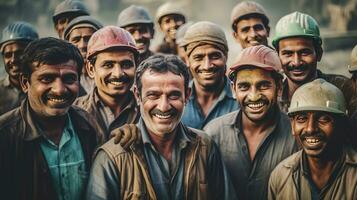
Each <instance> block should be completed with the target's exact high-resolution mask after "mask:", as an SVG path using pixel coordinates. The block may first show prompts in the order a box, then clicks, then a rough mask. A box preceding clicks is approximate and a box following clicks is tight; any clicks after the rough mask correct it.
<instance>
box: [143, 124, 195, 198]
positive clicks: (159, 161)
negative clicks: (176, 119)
mask: <svg viewBox="0 0 357 200" xmlns="http://www.w3.org/2000/svg"><path fill="white" fill-rule="evenodd" d="M138 126H139V129H140V130H141V133H142V134H141V135H142V139H143V143H144V154H145V159H146V162H147V164H148V168H149V173H150V176H151V177H152V179H151V180H152V184H153V186H154V190H155V193H156V196H157V198H158V199H177V200H178V199H183V198H184V190H183V173H184V158H185V155H184V152H185V151H183V149H184V148H185V147H187V143H188V142H190V139H189V138H188V137H187V136H186V135H185V131H184V130H183V128H182V127H181V126H178V127H177V128H178V130H177V133H176V134H177V136H176V139H175V140H176V141H177V142H175V143H174V148H173V151H172V158H171V161H170V162H169V161H167V160H166V159H165V158H164V157H163V156H162V155H161V154H160V153H159V152H158V151H157V150H156V148H155V147H154V145H153V144H152V142H151V140H150V138H149V135H148V133H147V131H146V128H145V125H144V122H143V120H142V119H140V121H139V123H138Z"/></svg>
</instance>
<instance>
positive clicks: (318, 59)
mask: <svg viewBox="0 0 357 200" xmlns="http://www.w3.org/2000/svg"><path fill="white" fill-rule="evenodd" d="M323 53H324V50H323V49H322V47H321V46H319V47H318V48H316V56H317V61H318V62H320V61H321V58H322V54H323Z"/></svg>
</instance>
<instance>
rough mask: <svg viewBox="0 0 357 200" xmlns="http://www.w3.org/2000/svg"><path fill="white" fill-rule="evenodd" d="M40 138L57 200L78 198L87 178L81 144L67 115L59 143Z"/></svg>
mask: <svg viewBox="0 0 357 200" xmlns="http://www.w3.org/2000/svg"><path fill="white" fill-rule="evenodd" d="M44 138H45V139H44V140H42V142H41V143H40V146H41V150H42V152H43V154H44V157H45V159H46V161H47V164H48V168H49V170H50V174H51V177H52V181H53V185H54V188H55V190H56V192H57V195H58V199H59V200H70V199H73V200H76V199H80V198H81V195H82V194H83V191H84V189H85V185H86V183H87V179H88V174H89V173H88V171H87V170H86V165H85V161H84V155H83V151H82V146H81V143H80V141H79V138H78V136H77V134H76V133H75V131H74V129H73V126H72V122H71V119H70V117H69V115H68V117H67V122H66V125H65V128H64V130H63V133H62V137H61V140H60V143H59V145H56V144H54V143H53V142H52V141H51V140H49V139H47V138H46V137H44Z"/></svg>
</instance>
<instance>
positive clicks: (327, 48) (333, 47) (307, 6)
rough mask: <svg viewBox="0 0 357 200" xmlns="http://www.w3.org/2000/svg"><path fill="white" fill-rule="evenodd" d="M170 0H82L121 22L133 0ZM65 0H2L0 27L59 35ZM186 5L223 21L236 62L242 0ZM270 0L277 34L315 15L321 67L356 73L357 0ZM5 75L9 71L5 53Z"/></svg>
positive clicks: (108, 21)
mask: <svg viewBox="0 0 357 200" xmlns="http://www.w3.org/2000/svg"><path fill="white" fill-rule="evenodd" d="M166 1H167V0H166ZM166 1H165V0H82V2H84V3H85V4H86V5H87V7H88V8H89V9H90V11H91V15H92V16H94V17H96V18H97V19H98V20H100V21H101V22H103V23H104V24H105V25H116V21H117V17H118V14H119V13H120V11H121V10H123V9H125V8H126V7H128V6H129V5H131V4H136V5H142V6H145V7H146V8H147V9H148V10H149V11H150V13H151V16H152V17H153V19H155V13H156V9H157V8H158V7H159V5H161V4H162V3H164V2H166ZM60 2H61V0H0V19H1V21H0V29H1V30H2V29H3V28H4V27H5V26H6V25H7V24H8V23H11V22H13V21H16V20H22V21H27V22H30V23H31V24H33V25H34V26H35V27H36V28H37V30H38V32H39V35H40V37H45V36H53V37H57V35H56V34H55V31H54V28H53V22H52V18H51V17H52V14H53V11H54V9H55V7H56V5H58V4H59V3H60ZM174 2H180V3H183V4H184V5H185V8H186V9H185V10H186V15H187V16H188V17H187V19H188V21H194V22H197V21H201V20H208V21H212V22H214V23H217V24H219V25H220V26H221V27H222V28H223V29H224V30H225V32H226V37H227V39H228V42H229V47H230V51H229V60H228V65H230V64H231V63H232V62H233V61H234V59H235V57H236V56H237V54H238V53H239V51H240V46H239V44H238V43H236V42H235V41H234V39H233V37H232V30H231V24H230V13H231V10H232V8H233V7H234V6H235V5H236V4H237V3H239V2H241V1H238V0H221V1H218V0H180V1H174ZM256 2H259V3H260V4H262V5H263V6H264V8H265V9H266V12H267V14H268V16H269V18H270V27H271V34H270V39H271V38H272V37H273V36H274V27H275V24H276V22H277V21H278V20H279V18H280V17H282V16H284V15H286V14H288V13H290V12H293V11H300V12H304V13H308V14H310V15H311V16H313V17H314V18H315V19H316V20H317V21H318V23H319V25H320V31H321V35H322V38H323V48H324V55H323V57H322V61H321V62H320V63H319V68H320V69H321V70H322V71H323V72H325V73H336V74H342V75H345V76H348V77H349V76H350V75H349V73H348V71H347V65H348V64H349V62H350V53H351V50H352V48H353V47H354V46H355V45H356V44H357V0H285V1H281V0H264V1H263V0H257V1H256ZM162 37H163V35H162V34H161V32H160V30H159V27H158V25H157V24H156V32H155V39H154V40H153V41H152V47H154V46H156V45H157V44H158V42H159V41H161V40H162ZM0 61H1V63H0V76H1V75H3V73H4V67H3V61H2V58H1V59H0Z"/></svg>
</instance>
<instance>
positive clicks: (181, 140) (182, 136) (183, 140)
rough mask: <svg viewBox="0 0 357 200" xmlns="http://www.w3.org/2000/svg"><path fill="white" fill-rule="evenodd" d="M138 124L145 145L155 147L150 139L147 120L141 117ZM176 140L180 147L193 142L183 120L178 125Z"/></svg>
mask: <svg viewBox="0 0 357 200" xmlns="http://www.w3.org/2000/svg"><path fill="white" fill-rule="evenodd" d="M137 125H138V127H139V129H140V132H141V138H142V140H143V143H144V145H149V146H151V147H154V145H153V144H152V142H151V140H150V137H149V134H148V132H147V129H146V125H145V122H144V120H143V119H142V118H140V119H139V122H138V124H137ZM176 141H178V144H179V147H180V148H185V147H186V146H187V144H188V143H190V142H192V140H191V139H190V138H189V137H188V136H187V133H186V129H184V128H183V125H182V123H181V122H180V123H179V125H178V126H177V138H176Z"/></svg>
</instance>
